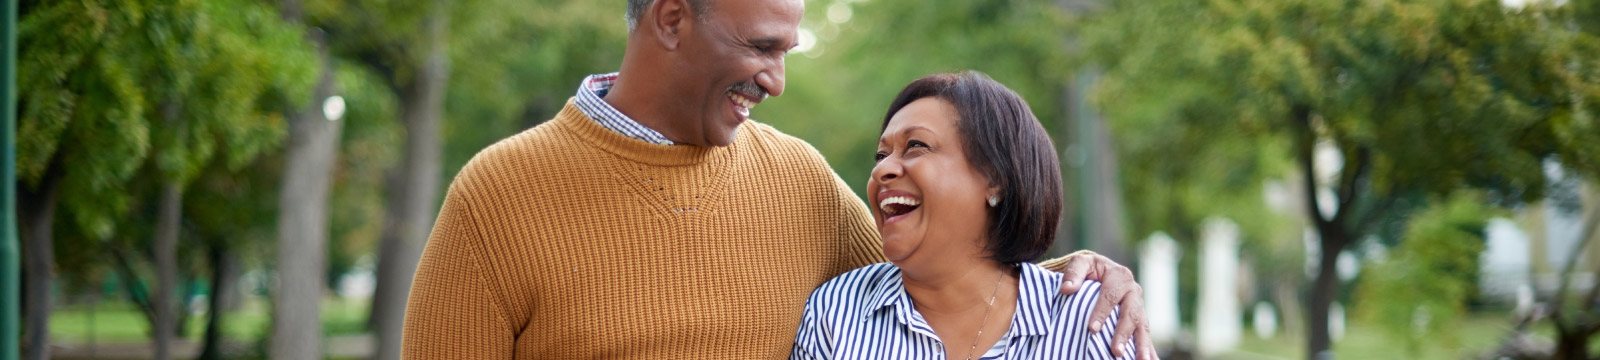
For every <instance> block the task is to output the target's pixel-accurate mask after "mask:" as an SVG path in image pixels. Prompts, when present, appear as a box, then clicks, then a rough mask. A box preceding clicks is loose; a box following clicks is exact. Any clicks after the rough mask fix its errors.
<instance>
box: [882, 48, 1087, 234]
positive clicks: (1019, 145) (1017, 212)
mask: <svg viewBox="0 0 1600 360" xmlns="http://www.w3.org/2000/svg"><path fill="white" fill-rule="evenodd" d="M929 97H932V98H939V99H943V100H944V101H947V102H950V104H951V105H955V108H956V111H957V112H958V115H960V124H959V125H958V126H957V127H958V128H959V129H960V131H961V143H962V145H963V146H964V147H966V155H967V161H968V162H970V163H971V165H972V167H973V168H974V169H976V170H977V171H978V173H980V174H983V175H984V177H987V178H988V179H989V183H990V185H993V186H997V187H998V188H999V198H1000V203H999V205H998V206H995V207H991V208H988V209H989V229H988V231H986V232H985V233H986V234H987V235H988V238H987V239H984V241H985V242H986V244H985V245H984V250H986V251H987V252H988V253H989V258H990V259H992V260H994V261H998V262H1000V263H1002V264H1015V263H1021V262H1033V261H1035V260H1038V258H1039V257H1040V256H1042V255H1044V252H1045V250H1047V249H1049V248H1050V244H1051V243H1052V242H1054V240H1055V233H1056V225H1057V224H1058V223H1059V222H1060V221H1061V210H1062V207H1061V206H1062V205H1061V165H1060V163H1059V162H1058V160H1057V158H1056V150H1055V144H1054V143H1052V142H1051V141H1050V135H1049V134H1047V133H1045V131H1044V126H1043V125H1040V124H1039V119H1038V118H1036V117H1034V116H1033V111H1031V110H1029V109H1028V103H1027V102H1026V101H1023V100H1022V96H1020V95H1017V93H1016V92H1013V91H1011V89H1008V88H1006V86H1005V85H1001V84H1000V83H999V82H996V81H994V79H990V78H989V76H988V75H984V74H983V73H980V72H977V71H970V70H969V71H964V72H960V73H952V74H934V75H929V76H927V77H923V78H921V79H917V81H913V82H911V85H906V88H905V89H904V90H900V95H898V96H895V99H894V102H893V103H891V104H890V105H889V113H888V114H887V115H884V116H883V128H881V129H879V130H878V131H879V132H880V133H881V132H882V131H883V129H887V128H888V127H889V119H891V118H893V117H894V114H895V113H896V112H899V111H900V109H901V108H904V107H906V105H910V104H911V103H912V102H914V101H917V100H919V99H922V98H929Z"/></svg>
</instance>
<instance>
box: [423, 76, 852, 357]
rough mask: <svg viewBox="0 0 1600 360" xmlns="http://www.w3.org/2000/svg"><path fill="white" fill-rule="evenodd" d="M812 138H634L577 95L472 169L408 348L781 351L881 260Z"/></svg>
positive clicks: (490, 353) (652, 353)
mask: <svg viewBox="0 0 1600 360" xmlns="http://www.w3.org/2000/svg"><path fill="white" fill-rule="evenodd" d="M880 247H881V244H880V242H879V240H878V235H877V231H876V229H875V228H874V226H873V224H872V218H871V216H870V214H869V213H868V210H867V208H866V206H865V204H863V203H862V202H861V201H860V200H859V199H858V198H857V197H856V196H855V195H854V194H853V193H852V192H851V191H850V189H849V188H848V187H847V186H846V185H845V183H844V182H843V181H842V180H841V179H840V178H839V177H838V175H836V174H835V173H833V171H832V170H831V169H830V168H829V167H828V166H827V163H826V162H825V161H824V160H823V157H822V156H821V155H820V154H819V153H818V152H817V151H816V150H815V149H813V148H812V147H811V146H810V145H807V144H806V143H805V142H803V141H801V140H799V139H797V138H794V137H792V136H789V135H785V134H783V133H781V132H779V131H777V130H775V129H773V128H772V127H770V126H767V125H764V124H761V123H757V122H754V121H749V122H746V123H745V124H743V125H741V126H740V127H739V129H738V135H737V136H736V138H735V140H734V142H733V144H731V145H729V146H721V147H699V146H663V145H655V144H650V143H646V142H643V141H639V140H635V139H631V138H627V137H625V136H623V135H621V134H618V133H616V132H613V131H611V130H608V129H606V128H604V127H602V126H600V125H599V124H597V123H595V122H594V121H593V120H591V119H589V118H588V117H586V116H584V114H583V112H582V111H579V110H578V109H577V108H576V107H575V106H574V105H573V104H572V103H571V102H570V101H569V102H568V103H567V105H566V106H565V107H564V108H563V109H562V110H561V112H560V113H559V114H558V115H556V117H555V118H554V119H553V120H550V121H547V122H545V123H543V124H540V125H538V126H536V127H534V128H532V129H529V130H526V131H523V132H522V133H519V134H517V135H514V136H511V137H510V138H507V139H504V140H501V141H500V142H498V143H496V144H494V145H492V146H489V147H488V148H486V149H484V150H483V151H482V152H480V153H478V154H477V155H476V156H474V157H473V159H472V160H471V161H470V162H469V163H468V164H467V165H466V166H465V167H464V168H463V169H462V170H461V172H460V173H458V174H457V175H456V178H455V180H454V181H453V182H452V183H451V185H450V189H449V192H448V194H447V195H446V197H445V201H444V204H443V205H442V208H441V210H440V212H439V217H438V220H437V222H436V223H435V224H434V227H433V233H432V235H431V236H430V238H429V240H428V243H427V245H426V247H425V250H424V251H423V255H422V259H421V262H420V265H419V266H418V268H417V273H416V277H415V280H414V281H413V284H412V290H411V295H410V298H409V304H408V306H407V309H406V319H405V329H404V339H403V341H402V342H403V344H402V347H403V349H404V350H403V352H404V357H405V358H407V359H513V358H514V359H593V358H606V359H685V358H696V359H780V358H785V357H787V356H788V354H789V351H790V348H791V346H792V344H793V341H794V335H795V331H796V329H797V327H798V325H799V321H800V319H801V313H802V312H803V311H804V309H805V302H806V297H807V296H808V295H810V294H811V291H812V290H813V289H815V288H816V287H817V286H818V285H820V284H822V283H823V282H826V281H827V280H828V279H830V278H833V277H834V276H836V275H839V274H842V273H844V272H846V271H849V270H851V269H855V268H857V267H861V266H865V265H868V264H872V263H876V262H881V261H883V260H882V257H883V255H882V253H881V249H880Z"/></svg>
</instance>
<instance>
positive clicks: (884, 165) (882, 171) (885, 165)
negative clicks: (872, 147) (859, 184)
mask: <svg viewBox="0 0 1600 360" xmlns="http://www.w3.org/2000/svg"><path fill="white" fill-rule="evenodd" d="M903 170H904V169H903V168H901V167H900V161H899V160H898V159H896V158H895V157H894V156H890V157H887V158H884V159H883V161H879V162H878V166H874V167H872V179H873V180H877V181H878V182H879V183H882V182H886V181H889V180H894V179H897V178H900V175H901V171H903Z"/></svg>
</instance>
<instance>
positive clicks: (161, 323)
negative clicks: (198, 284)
mask: <svg viewBox="0 0 1600 360" xmlns="http://www.w3.org/2000/svg"><path fill="white" fill-rule="evenodd" d="M182 216H183V186H182V185H180V184H178V183H177V182H169V183H167V184H166V185H163V186H162V187H161V199H160V205H159V210H157V212H156V238H155V244H154V249H152V251H151V252H152V253H153V254H154V255H155V256H154V257H155V263H156V291H155V292H154V293H152V294H150V304H151V306H153V307H155V314H156V316H155V319H156V321H155V324H154V326H151V334H150V335H151V336H150V337H151V341H152V342H153V343H154V346H155V358H156V360H168V359H171V358H172V349H171V344H172V340H173V335H175V334H176V332H175V330H177V322H176V321H177V310H178V309H177V302H176V301H174V300H175V299H174V298H173V296H174V295H176V292H177V283H178V225H179V224H180V223H181V222H182Z"/></svg>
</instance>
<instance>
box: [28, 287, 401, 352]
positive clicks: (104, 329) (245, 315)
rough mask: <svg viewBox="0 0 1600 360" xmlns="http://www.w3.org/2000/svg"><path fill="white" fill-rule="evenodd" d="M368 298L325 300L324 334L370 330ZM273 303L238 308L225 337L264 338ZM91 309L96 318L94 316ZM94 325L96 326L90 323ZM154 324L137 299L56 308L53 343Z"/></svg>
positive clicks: (129, 333) (123, 337) (197, 327)
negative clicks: (91, 309)
mask: <svg viewBox="0 0 1600 360" xmlns="http://www.w3.org/2000/svg"><path fill="white" fill-rule="evenodd" d="M368 306H369V303H368V302H367V301H363V300H347V299H338V298H328V299H324V300H323V302H322V332H323V334H324V335H349V334H360V333H363V332H365V329H364V328H365V327H366V318H367V307H368ZM267 307H268V304H267V303H266V302H264V301H260V300H251V301H246V302H245V303H244V304H242V305H241V306H240V307H239V309H238V310H235V311H232V312H229V313H227V314H225V315H224V317H223V320H222V322H223V325H222V327H223V335H224V336H226V337H227V338H229V339H231V340H234V341H254V340H257V339H260V338H261V337H262V336H264V332H266V331H268V329H269V328H268V326H269V324H270V323H271V322H272V314H271V312H270V310H269V309H268V308H267ZM91 313H92V318H91ZM205 322H206V317H205V314H195V315H191V316H190V317H189V324H188V326H189V327H188V329H186V330H188V333H187V334H186V335H185V337H187V338H190V339H196V340H198V339H200V338H201V337H202V336H204V334H205V330H206V323H205ZM91 323H92V325H91ZM149 329H150V323H149V322H148V321H147V320H145V317H144V314H143V313H141V312H140V311H139V310H138V308H137V307H136V306H135V305H133V304H132V303H127V302H105V303H100V304H96V305H95V306H94V308H93V311H92V312H91V311H90V308H89V307H88V306H87V305H74V306H64V307H58V308H56V310H55V312H54V313H52V314H51V315H50V337H51V338H52V339H53V340H54V341H61V342H72V343H83V342H88V341H90V336H91V335H93V338H94V341H95V342H107V343H115V342H135V341H144V340H147V339H149Z"/></svg>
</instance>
